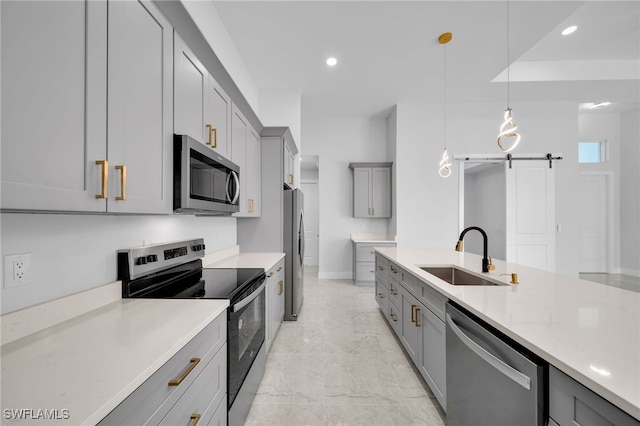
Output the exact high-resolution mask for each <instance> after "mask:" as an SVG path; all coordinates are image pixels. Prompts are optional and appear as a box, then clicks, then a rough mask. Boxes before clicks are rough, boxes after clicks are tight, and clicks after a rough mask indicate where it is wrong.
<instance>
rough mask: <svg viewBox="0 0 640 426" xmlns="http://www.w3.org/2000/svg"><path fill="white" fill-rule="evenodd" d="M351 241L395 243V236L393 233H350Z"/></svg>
mask: <svg viewBox="0 0 640 426" xmlns="http://www.w3.org/2000/svg"><path fill="white" fill-rule="evenodd" d="M351 241H353V242H354V243H372V244H376V243H395V242H396V238H395V236H393V235H385V234H351Z"/></svg>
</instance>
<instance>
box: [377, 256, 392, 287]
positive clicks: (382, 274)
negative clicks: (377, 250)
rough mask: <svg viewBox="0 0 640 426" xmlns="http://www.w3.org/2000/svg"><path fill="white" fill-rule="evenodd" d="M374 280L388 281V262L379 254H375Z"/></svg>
mask: <svg viewBox="0 0 640 426" xmlns="http://www.w3.org/2000/svg"><path fill="white" fill-rule="evenodd" d="M376 278H379V279H382V280H383V281H385V282H387V281H389V260H388V259H387V258H386V257H384V256H382V255H381V254H376Z"/></svg>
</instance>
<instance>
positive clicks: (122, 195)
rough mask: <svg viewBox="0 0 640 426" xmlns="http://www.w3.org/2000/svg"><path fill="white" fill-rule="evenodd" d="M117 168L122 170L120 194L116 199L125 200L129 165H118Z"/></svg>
mask: <svg viewBox="0 0 640 426" xmlns="http://www.w3.org/2000/svg"><path fill="white" fill-rule="evenodd" d="M116 170H120V196H119V197H116V200H117V201H124V200H126V199H127V166H124V165H122V166H116Z"/></svg>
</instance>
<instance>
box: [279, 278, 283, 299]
mask: <svg viewBox="0 0 640 426" xmlns="http://www.w3.org/2000/svg"><path fill="white" fill-rule="evenodd" d="M282 293H284V281H282V280H280V281H278V296H280V295H281V294H282Z"/></svg>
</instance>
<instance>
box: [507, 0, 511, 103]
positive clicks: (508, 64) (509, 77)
mask: <svg viewBox="0 0 640 426" xmlns="http://www.w3.org/2000/svg"><path fill="white" fill-rule="evenodd" d="M509 15H510V13H509V0H507V108H511V101H510V93H509V92H510V87H509V85H510V82H511V74H510V65H511V60H510V58H509Z"/></svg>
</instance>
